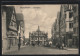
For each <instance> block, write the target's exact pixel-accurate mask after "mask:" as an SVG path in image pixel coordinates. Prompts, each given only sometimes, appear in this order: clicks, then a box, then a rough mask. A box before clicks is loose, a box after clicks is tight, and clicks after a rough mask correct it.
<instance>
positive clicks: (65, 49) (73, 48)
mask: <svg viewBox="0 0 80 56" xmlns="http://www.w3.org/2000/svg"><path fill="white" fill-rule="evenodd" d="M64 49H65V50H76V51H78V48H67V47H64Z"/></svg>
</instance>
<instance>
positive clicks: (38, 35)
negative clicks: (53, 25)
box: [29, 26, 48, 45]
mask: <svg viewBox="0 0 80 56" xmlns="http://www.w3.org/2000/svg"><path fill="white" fill-rule="evenodd" d="M47 35H48V33H45V32H43V31H40V29H39V26H38V29H37V31H34V32H32V33H31V32H30V33H29V42H30V44H33V43H34V44H35V45H46V44H47V41H48V36H47Z"/></svg>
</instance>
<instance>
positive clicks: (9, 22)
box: [1, 6, 17, 49]
mask: <svg viewBox="0 0 80 56" xmlns="http://www.w3.org/2000/svg"><path fill="white" fill-rule="evenodd" d="M1 9H2V40H3V41H2V45H3V49H10V47H11V46H14V45H16V38H17V23H16V22H17V20H16V14H15V8H14V7H13V6H2V8H1ZM4 33H5V34H4ZM4 38H5V39H4Z"/></svg>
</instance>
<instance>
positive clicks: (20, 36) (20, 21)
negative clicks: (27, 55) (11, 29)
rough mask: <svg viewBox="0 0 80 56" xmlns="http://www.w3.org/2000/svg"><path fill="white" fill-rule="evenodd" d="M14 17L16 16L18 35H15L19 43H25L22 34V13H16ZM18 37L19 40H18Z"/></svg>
mask: <svg viewBox="0 0 80 56" xmlns="http://www.w3.org/2000/svg"><path fill="white" fill-rule="evenodd" d="M16 18H17V25H18V27H17V30H18V36H17V40H18V43H20V44H21V45H24V44H25V36H24V30H25V28H24V17H23V14H22V13H16ZM19 38H20V41H19ZM18 43H17V44H18Z"/></svg>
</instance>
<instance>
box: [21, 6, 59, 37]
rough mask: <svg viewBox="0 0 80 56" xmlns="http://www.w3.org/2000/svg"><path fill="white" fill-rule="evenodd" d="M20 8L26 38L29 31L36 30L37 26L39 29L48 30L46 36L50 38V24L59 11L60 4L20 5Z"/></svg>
mask: <svg viewBox="0 0 80 56" xmlns="http://www.w3.org/2000/svg"><path fill="white" fill-rule="evenodd" d="M20 8H21V10H22V13H23V15H24V22H25V37H26V38H29V32H32V31H36V30H37V28H38V26H39V27H40V30H41V31H45V32H48V38H51V28H52V24H53V23H54V22H55V19H56V18H57V13H58V12H59V11H60V5H22V6H21V7H20Z"/></svg>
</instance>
